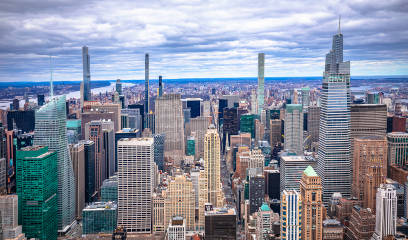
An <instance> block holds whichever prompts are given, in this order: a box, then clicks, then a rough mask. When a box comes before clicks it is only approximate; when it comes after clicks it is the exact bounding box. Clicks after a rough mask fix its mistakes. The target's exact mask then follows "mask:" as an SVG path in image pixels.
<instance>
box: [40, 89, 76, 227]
mask: <svg viewBox="0 0 408 240" xmlns="http://www.w3.org/2000/svg"><path fill="white" fill-rule="evenodd" d="M66 131H67V128H66V100H65V96H61V97H55V98H53V99H51V101H49V102H48V103H47V104H45V105H43V106H42V107H41V108H39V109H38V110H37V111H36V113H35V136H34V145H38V146H47V147H48V149H49V150H50V151H55V152H57V176H58V178H57V179H58V193H57V194H58V197H57V199H58V230H59V231H61V232H65V231H67V230H68V229H69V227H70V226H71V224H72V223H73V222H74V220H75V209H76V208H75V175H74V169H73V165H72V161H71V158H70V155H69V150H68V140H67V136H66Z"/></svg>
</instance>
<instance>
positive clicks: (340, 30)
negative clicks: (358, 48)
mask: <svg viewBox="0 0 408 240" xmlns="http://www.w3.org/2000/svg"><path fill="white" fill-rule="evenodd" d="M340 22H341V15H339V30H338V31H339V32H338V34H341V28H340Z"/></svg>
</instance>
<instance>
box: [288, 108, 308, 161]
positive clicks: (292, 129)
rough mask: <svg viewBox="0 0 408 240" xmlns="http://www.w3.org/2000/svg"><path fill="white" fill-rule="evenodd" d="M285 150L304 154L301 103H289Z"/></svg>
mask: <svg viewBox="0 0 408 240" xmlns="http://www.w3.org/2000/svg"><path fill="white" fill-rule="evenodd" d="M284 136H285V144H284V147H285V150H286V151H288V152H291V153H296V154H297V155H302V154H303V111H302V105H301V104H288V105H286V111H285V132H284Z"/></svg>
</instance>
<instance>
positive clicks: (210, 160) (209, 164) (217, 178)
mask: <svg viewBox="0 0 408 240" xmlns="http://www.w3.org/2000/svg"><path fill="white" fill-rule="evenodd" d="M220 164H221V148H220V136H219V135H218V132H217V130H216V129H215V127H214V126H210V128H209V129H208V130H207V133H206V134H205V138H204V170H205V171H206V177H207V186H208V190H207V193H208V198H207V202H209V203H212V204H213V205H214V206H220V204H221V202H220V199H221V198H222V197H221V195H222V190H221V169H220Z"/></svg>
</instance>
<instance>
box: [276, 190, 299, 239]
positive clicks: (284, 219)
mask: <svg viewBox="0 0 408 240" xmlns="http://www.w3.org/2000/svg"><path fill="white" fill-rule="evenodd" d="M280 213H281V214H280V217H281V221H280V222H281V226H280V228H281V231H280V232H281V238H282V239H286V240H300V239H302V237H301V236H302V234H301V231H302V199H301V195H300V193H299V192H297V191H296V190H290V191H286V190H284V191H283V192H282V195H281V212H280Z"/></svg>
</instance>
